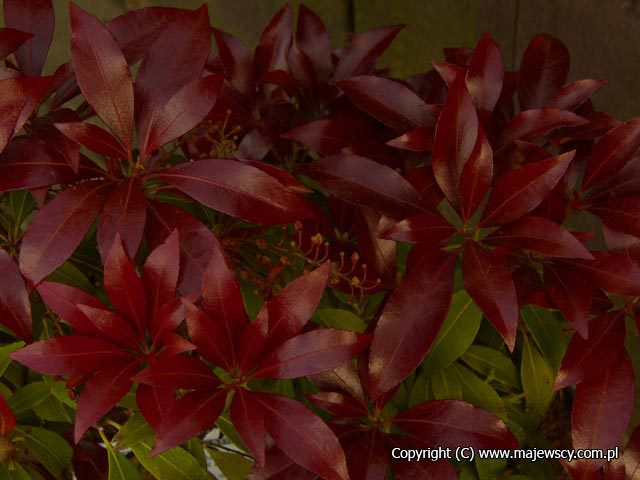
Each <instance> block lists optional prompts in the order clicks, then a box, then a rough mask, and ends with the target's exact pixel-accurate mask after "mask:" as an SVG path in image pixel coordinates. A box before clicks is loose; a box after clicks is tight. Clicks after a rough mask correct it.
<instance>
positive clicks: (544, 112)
mask: <svg viewBox="0 0 640 480" xmlns="http://www.w3.org/2000/svg"><path fill="white" fill-rule="evenodd" d="M586 123H588V120H585V119H584V118H582V117H579V116H578V115H576V114H575V113H572V112H569V111H568V110H561V109H559V108H540V109H537V110H525V111H524V112H520V113H519V114H517V115H516V116H515V117H513V118H512V119H511V121H510V122H509V123H508V124H507V125H506V126H505V127H504V129H503V130H502V132H501V133H500V137H499V138H498V144H497V145H498V147H500V148H503V147H506V146H508V145H510V144H511V143H512V142H514V141H515V140H526V141H530V140H533V139H535V138H536V137H540V136H542V135H545V134H547V133H549V132H550V131H552V130H554V129H556V128H560V127H573V126H576V125H584V124H586Z"/></svg>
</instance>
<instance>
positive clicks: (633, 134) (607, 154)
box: [582, 118, 640, 190]
mask: <svg viewBox="0 0 640 480" xmlns="http://www.w3.org/2000/svg"><path fill="white" fill-rule="evenodd" d="M638 148H640V118H636V119H633V120H629V121H627V122H624V123H622V124H620V125H618V126H617V127H615V128H613V129H611V130H609V131H608V132H607V133H606V134H605V135H604V136H603V137H602V138H601V139H600V140H599V141H598V143H596V145H595V146H594V147H593V149H592V150H591V154H590V155H589V159H588V160H587V167H586V170H585V172H584V178H583V180H582V189H583V190H586V189H588V188H590V187H592V186H594V185H595V184H596V183H598V182H600V181H602V180H604V179H605V178H608V177H610V176H612V175H613V174H615V173H616V172H618V170H620V169H621V168H622V167H623V166H624V165H625V164H626V163H627V162H628V161H629V160H630V159H631V157H632V155H633V154H634V153H635V152H636V150H638Z"/></svg>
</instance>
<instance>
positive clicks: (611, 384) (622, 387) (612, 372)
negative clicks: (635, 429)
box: [571, 352, 636, 478]
mask: <svg viewBox="0 0 640 480" xmlns="http://www.w3.org/2000/svg"><path fill="white" fill-rule="evenodd" d="M635 397H636V386H635V381H634V376H633V366H632V365H631V360H630V359H629V356H628V355H627V353H626V352H623V353H622V354H620V355H619V357H618V359H617V360H616V361H615V362H614V363H613V364H611V365H610V366H609V368H607V369H606V370H605V371H604V372H602V374H601V375H596V376H592V377H591V378H588V379H586V380H584V381H583V382H581V383H580V384H578V386H577V387H576V392H575V397H574V400H573V408H572V410H571V438H572V440H573V448H575V449H576V450H584V449H601V450H604V451H607V450H608V449H610V448H614V447H616V446H618V445H619V444H620V442H621V441H622V437H623V436H624V433H625V431H626V429H627V425H628V424H629V420H630V419H631V413H632V412H633V404H634V400H635ZM605 461H606V460H604V459H603V460H579V461H578V469H579V470H583V471H594V470H597V469H598V468H599V467H601V466H602V465H604V463H605ZM627 478H633V477H627Z"/></svg>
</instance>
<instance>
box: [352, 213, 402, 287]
mask: <svg viewBox="0 0 640 480" xmlns="http://www.w3.org/2000/svg"><path fill="white" fill-rule="evenodd" d="M392 224H393V220H391V219H390V218H389V217H387V216H386V215H383V214H380V213H379V212H376V211H375V210H373V209H371V208H366V207H361V208H359V209H358V210H357V211H356V217H355V230H356V239H357V242H358V251H359V252H360V255H361V258H362V260H363V263H362V264H361V266H362V268H363V269H364V267H365V266H366V272H367V274H373V275H374V278H375V280H374V281H375V282H377V281H378V278H379V279H380V284H379V287H381V288H386V286H392V285H394V284H395V281H396V269H397V265H396V256H397V255H396V254H397V249H396V242H394V241H392V240H385V239H383V238H381V234H382V232H383V231H385V230H387V229H388V228H389V226H390V225H392ZM358 275H359V274H358ZM376 275H377V277H375V276H376ZM362 276H363V278H364V273H363V274H362ZM369 278H370V277H369ZM371 293H372V292H371Z"/></svg>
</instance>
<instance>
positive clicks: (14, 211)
mask: <svg viewBox="0 0 640 480" xmlns="http://www.w3.org/2000/svg"><path fill="white" fill-rule="evenodd" d="M35 205H36V201H35V200H34V199H33V196H32V195H31V192H29V190H26V189H25V190H14V191H13V192H10V193H9V206H10V208H11V216H12V217H13V230H12V232H11V234H12V235H13V238H18V236H19V234H20V227H21V226H22V224H23V223H24V221H25V220H26V219H27V217H28V216H29V214H30V213H31V211H32V210H33V207H35Z"/></svg>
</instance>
